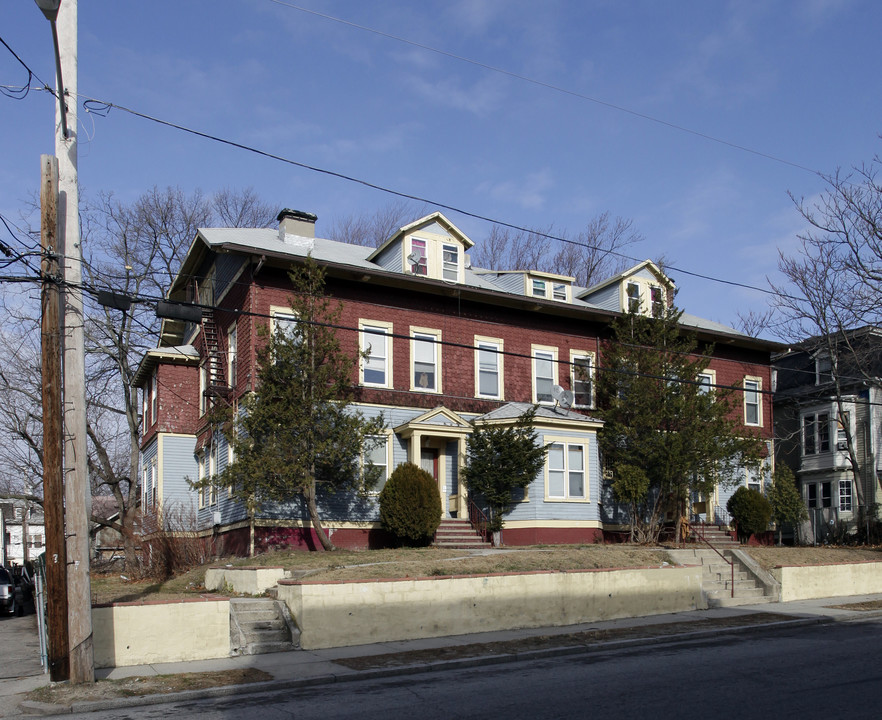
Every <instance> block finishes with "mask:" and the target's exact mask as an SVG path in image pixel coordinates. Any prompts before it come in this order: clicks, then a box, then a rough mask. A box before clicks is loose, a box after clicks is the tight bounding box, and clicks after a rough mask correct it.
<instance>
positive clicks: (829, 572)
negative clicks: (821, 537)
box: [771, 562, 882, 602]
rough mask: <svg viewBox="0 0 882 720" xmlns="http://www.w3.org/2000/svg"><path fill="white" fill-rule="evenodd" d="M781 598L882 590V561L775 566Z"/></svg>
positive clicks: (831, 595)
mask: <svg viewBox="0 0 882 720" xmlns="http://www.w3.org/2000/svg"><path fill="white" fill-rule="evenodd" d="M771 572H772V575H773V577H774V578H775V579H776V580H777V581H778V582H779V583H781V601H782V602H788V601H790V600H811V599H813V598H824V597H834V596H837V595H869V594H872V593H882V563H877V562H866V563H849V564H847V565H805V566H786V567H776V568H773V569H772V571H771Z"/></svg>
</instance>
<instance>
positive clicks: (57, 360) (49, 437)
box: [40, 155, 70, 682]
mask: <svg viewBox="0 0 882 720" xmlns="http://www.w3.org/2000/svg"><path fill="white" fill-rule="evenodd" d="M40 171H41V183H40V210H41V222H40V227H41V232H40V244H41V249H42V251H43V259H42V261H41V262H40V270H41V275H42V280H43V286H42V292H41V296H40V300H41V305H42V313H41V348H42V349H41V352H42V381H43V382H42V385H43V516H44V521H45V524H46V603H47V616H48V623H47V624H48V626H49V637H48V642H47V655H48V660H49V677H50V678H51V679H52V681H53V682H58V681H60V680H67V679H68V678H69V677H70V665H69V662H68V657H69V656H68V652H69V650H68V632H67V551H66V547H65V539H64V487H63V482H62V445H63V442H62V441H63V438H62V433H61V410H62V408H61V323H60V314H59V293H58V288H59V280H60V277H59V274H58V205H57V203H56V200H57V198H58V161H57V160H56V159H55V158H54V157H52V156H51V155H41V156H40Z"/></svg>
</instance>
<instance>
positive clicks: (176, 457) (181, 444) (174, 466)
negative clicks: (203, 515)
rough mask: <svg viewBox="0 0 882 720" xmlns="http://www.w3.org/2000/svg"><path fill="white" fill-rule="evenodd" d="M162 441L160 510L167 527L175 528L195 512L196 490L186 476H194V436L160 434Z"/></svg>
mask: <svg viewBox="0 0 882 720" xmlns="http://www.w3.org/2000/svg"><path fill="white" fill-rule="evenodd" d="M159 442H161V443H162V466H161V467H160V469H159V472H160V477H161V479H162V511H163V521H164V523H165V525H166V528H165V529H167V530H179V529H181V527H178V526H179V525H182V524H184V523H187V522H189V521H191V520H192V518H193V517H194V516H195V513H196V507H197V503H196V492H195V491H194V490H192V489H191V488H190V485H189V484H188V482H187V480H188V479H190V480H195V479H196V459H195V456H194V455H193V451H194V449H195V448H196V438H195V437H194V436H189V435H188V436H176V435H172V436H169V435H160V436H159Z"/></svg>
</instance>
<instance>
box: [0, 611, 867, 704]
mask: <svg viewBox="0 0 882 720" xmlns="http://www.w3.org/2000/svg"><path fill="white" fill-rule="evenodd" d="M867 601H882V594H877V595H860V596H848V597H834V598H823V599H819V600H804V601H798V602H790V603H773V604H762V605H743V606H739V607H732V608H712V609H709V610H695V611H690V612H681V613H674V614H670V615H654V616H650V617H639V618H626V619H621V620H610V621H604V622H596V623H586V624H583V625H570V626H567V627H553V628H533V629H524V630H508V631H499V632H488V633H476V634H471V635H459V636H449V637H442V638H428V639H423V640H408V641H401V642H384V643H376V644H371V645H358V646H353V647H342V648H331V649H327V650H296V651H292V652H284V653H272V654H267V655H243V656H239V657H233V658H221V659H216V660H202V661H193V662H183V663H159V664H154V665H135V666H130V667H120V668H112V669H100V670H97V671H96V676H97V678H98V679H105V678H106V679H114V680H116V679H122V678H127V677H147V676H151V675H170V674H177V673H185V672H187V673H192V672H217V671H225V670H234V669H239V670H241V669H245V668H256V669H259V670H263V671H265V672H267V673H269V674H270V675H271V676H272V678H273V679H272V680H271V681H268V682H262V683H254V684H248V685H236V686H226V687H221V688H210V689H204V690H190V691H186V692H181V693H174V694H165V695H149V696H144V697H125V698H112V699H107V700H101V701H88V702H86V701H83V702H75V703H73V704H72V705H71V707H66V706H60V705H55V706H47V705H40V704H35V703H29V702H24V697H23V695H22V693H26V692H28V691H30V690H32V689H35V688H37V687H42V686H44V685H48V684H49V679H48V676H47V675H37V676H33V675H32V676H26V677H22V678H16V679H12V680H3V681H0V717H11V716H14V715H16V714H22V713H27V714H32V715H43V714H53V713H65V712H71V711H74V712H88V711H90V710H99V709H105V708H113V707H126V706H133V705H148V704H156V703H164V702H174V701H176V700H185V699H186V700H193V699H197V698H204V697H217V696H222V695H233V694H245V693H254V692H262V691H267V690H281V689H286V688H293V687H306V686H311V685H323V684H330V683H335V682H345V681H348V680H355V679H366V678H377V677H388V676H395V675H404V674H414V673H423V672H432V671H438V670H444V669H451V668H461V667H472V666H477V665H486V664H488V663H494V664H495V663H503V662H513V661H516V660H522V659H526V658H528V657H537V656H542V655H561V654H564V653H581V652H586V651H589V650H590V649H592V648H594V649H612V648H616V647H627V646H633V645H635V644H636V645H645V644H648V643H659V642H670V641H671V640H674V639H677V638H683V639H686V638H693V637H701V636H706V635H716V634H731V633H744V632H757V631H761V630H762V629H764V628H779V627H793V626H799V625H806V624H814V623H824V622H838V621H847V620H856V619H867V618H871V617H878V616H882V609H880V610H869V611H866V610H863V611H862V610H857V609H853V608H852V609H837V608H833V607H830V606H833V605H855V604H857V603H861V602H867ZM589 636H590V637H591V638H595V639H588V640H586V637H589Z"/></svg>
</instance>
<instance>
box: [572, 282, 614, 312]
mask: <svg viewBox="0 0 882 720" xmlns="http://www.w3.org/2000/svg"><path fill="white" fill-rule="evenodd" d="M620 288H621V286H620V285H619V284H618V283H613V284H612V285H609V286H607V287H605V288H602V289H600V290H598V291H597V292H594V293H591V294H590V295H586V296H585V297H583V298H582V300H584V301H585V302H587V303H591V304H592V305H596V306H597V307H599V308H601V309H603V310H611V311H613V312H618V311H619V310H621V309H622V301H621V295H620Z"/></svg>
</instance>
